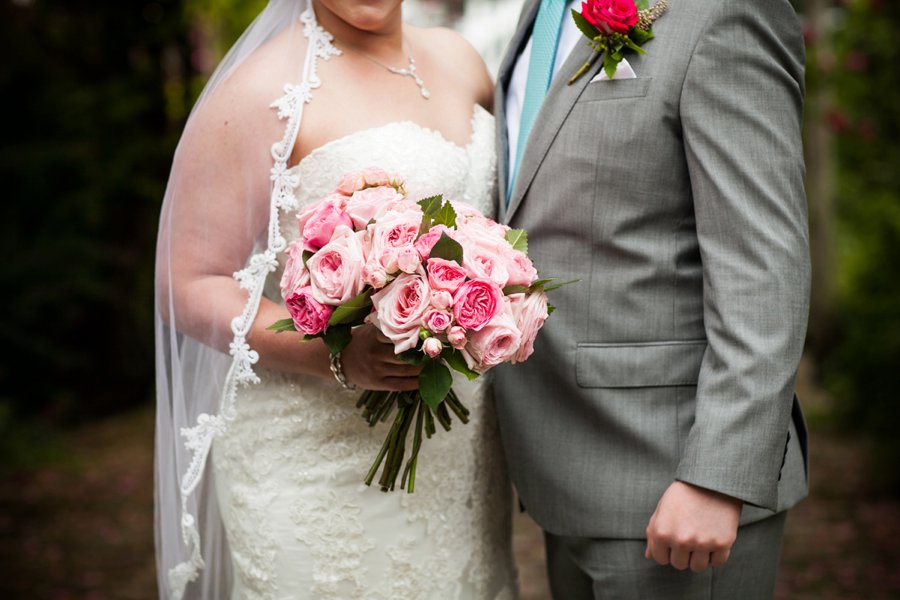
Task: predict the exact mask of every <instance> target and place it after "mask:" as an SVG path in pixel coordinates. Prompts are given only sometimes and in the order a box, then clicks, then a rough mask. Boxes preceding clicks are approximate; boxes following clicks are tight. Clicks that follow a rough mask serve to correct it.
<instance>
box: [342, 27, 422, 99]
mask: <svg viewBox="0 0 900 600" xmlns="http://www.w3.org/2000/svg"><path fill="white" fill-rule="evenodd" d="M403 41H404V42H405V43H406V46H407V47H408V48H409V54H407V60H408V61H409V65H408V66H407V67H406V68H405V69H404V68H400V67H392V66H390V65H386V64H384V63H383V62H381V61H380V60H378V59H377V58H375V57H373V56H369V55H368V54H366V53H365V52H363V51H361V50H357V49H355V48H350V47H347V50H350V51H351V52H355V53H356V54H359V55H360V56H362V57H363V58H365V59H368V60H369V61H371V62H373V63H375V64H376V65H378V66H379V67H381V68H383V69H387V70H388V71H389V72H391V73H393V74H394V75H400V76H401V77H411V78H412V80H413V81H415V82H416V85H417V86H419V91H420V92H421V94H422V97H423V98H425V99H426V100H428V99H429V98H430V97H431V92H429V91H428V88H427V87H425V82H424V81H422V78H421V77H419V73H418V71H416V59H415V58H414V57H413V54H412V46H411V45H410V43H409V40H407V39H406V36H403Z"/></svg>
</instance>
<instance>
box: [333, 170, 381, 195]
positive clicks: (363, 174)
mask: <svg viewBox="0 0 900 600" xmlns="http://www.w3.org/2000/svg"><path fill="white" fill-rule="evenodd" d="M392 179H393V178H392V177H391V175H390V174H388V172H387V171H384V170H382V169H379V168H378V167H367V168H365V169H363V170H362V171H354V172H352V173H347V174H346V175H344V176H343V177H341V180H340V182H338V186H337V192H338V193H340V194H344V195H345V196H350V195H352V194H353V192H357V191H359V190H362V189H364V188H367V187H377V186H390V185H391V181H392Z"/></svg>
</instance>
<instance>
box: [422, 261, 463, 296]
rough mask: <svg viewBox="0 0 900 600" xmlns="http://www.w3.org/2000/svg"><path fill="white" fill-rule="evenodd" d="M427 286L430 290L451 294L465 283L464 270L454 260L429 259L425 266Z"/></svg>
mask: <svg viewBox="0 0 900 600" xmlns="http://www.w3.org/2000/svg"><path fill="white" fill-rule="evenodd" d="M426 269H427V270H428V284H429V285H431V288H432V289H435V290H443V291H447V292H450V293H451V294H453V293H454V292H456V290H458V289H459V287H460V286H461V285H462V284H463V283H465V281H466V270H465V269H463V268H462V267H461V266H460V265H459V263H458V262H456V261H455V260H446V259H443V258H429V259H428V263H427V264H426Z"/></svg>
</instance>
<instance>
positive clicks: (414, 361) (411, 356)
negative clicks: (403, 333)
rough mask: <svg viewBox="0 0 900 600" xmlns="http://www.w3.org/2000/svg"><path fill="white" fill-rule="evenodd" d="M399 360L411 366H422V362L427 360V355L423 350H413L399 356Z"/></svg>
mask: <svg viewBox="0 0 900 600" xmlns="http://www.w3.org/2000/svg"><path fill="white" fill-rule="evenodd" d="M397 358H399V359H400V360H402V361H403V362H405V363H408V364H411V365H421V364H422V361H423V360H425V354H424V353H423V352H422V351H421V350H417V349H416V348H411V349H409V350H407V351H406V352H401V353H400V354H398V355H397Z"/></svg>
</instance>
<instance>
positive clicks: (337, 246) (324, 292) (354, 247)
mask: <svg viewBox="0 0 900 600" xmlns="http://www.w3.org/2000/svg"><path fill="white" fill-rule="evenodd" d="M360 237H361V235H360V234H358V233H356V232H354V231H353V230H352V229H350V228H349V227H346V226H343V225H341V226H339V227H338V228H337V229H336V230H335V232H334V237H333V238H332V240H331V241H330V242H329V243H328V244H326V245H325V246H324V247H322V249H321V250H319V251H318V252H316V253H315V254H313V256H312V257H311V258H310V259H309V260H308V261H306V268H307V269H308V270H309V278H310V285H311V286H312V289H313V295H314V296H315V298H316V300H318V301H319V302H321V303H323V304H330V305H333V306H336V305H339V304H343V303H344V302H346V301H347V300H350V299H351V298H353V297H355V296H357V295H359V293H360V292H362V289H363V286H364V285H365V282H364V281H363V275H362V270H363V266H364V265H365V256H364V255H363V249H362V242H361V241H360Z"/></svg>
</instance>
